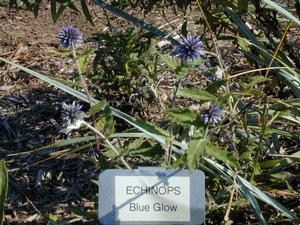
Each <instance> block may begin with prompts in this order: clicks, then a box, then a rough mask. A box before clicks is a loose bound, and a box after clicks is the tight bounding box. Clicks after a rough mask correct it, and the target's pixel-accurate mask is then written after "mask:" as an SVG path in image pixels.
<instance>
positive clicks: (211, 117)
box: [202, 105, 222, 125]
mask: <svg viewBox="0 0 300 225" xmlns="http://www.w3.org/2000/svg"><path fill="white" fill-rule="evenodd" d="M202 119H203V123H204V124H205V125H208V123H210V124H212V125H215V124H217V123H219V122H220V121H221V120H222V110H221V109H220V106H219V105H213V106H211V107H210V109H209V110H208V112H206V113H203V114H202Z"/></svg>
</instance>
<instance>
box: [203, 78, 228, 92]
mask: <svg viewBox="0 0 300 225" xmlns="http://www.w3.org/2000/svg"><path fill="white" fill-rule="evenodd" d="M225 84H226V80H217V81H215V82H213V83H212V84H211V85H209V86H208V87H207V88H206V89H205V90H206V91H207V92H209V93H210V94H216V93H217V91H218V90H219V89H220V88H221V87H222V86H223V85H225Z"/></svg>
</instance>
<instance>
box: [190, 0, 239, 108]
mask: <svg viewBox="0 0 300 225" xmlns="http://www.w3.org/2000/svg"><path fill="white" fill-rule="evenodd" d="M196 1H197V5H198V8H199V10H200V12H201V14H202V15H203V17H204V21H205V23H206V26H207V28H208V31H209V33H210V36H211V38H212V42H213V45H214V49H215V52H216V57H217V60H218V63H219V66H220V68H221V71H222V77H223V78H225V79H226V91H227V93H230V89H229V79H228V74H227V73H226V72H225V68H224V66H223V62H222V55H221V53H220V51H219V48H218V45H217V38H216V36H215V33H214V32H213V30H212V28H211V26H210V23H209V21H208V19H207V17H206V15H205V12H204V10H203V8H202V5H201V3H200V1H199V0H196ZM228 105H229V108H230V112H232V111H233V109H232V102H231V98H229V99H228Z"/></svg>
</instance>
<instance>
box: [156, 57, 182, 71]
mask: <svg viewBox="0 0 300 225" xmlns="http://www.w3.org/2000/svg"><path fill="white" fill-rule="evenodd" d="M158 54H159V57H160V58H161V60H162V61H164V62H165V63H166V64H167V65H168V67H169V68H170V69H171V70H172V71H173V72H175V71H176V69H177V67H178V66H179V64H178V63H177V62H176V60H175V59H172V58H171V57H170V56H168V55H163V54H160V53H158Z"/></svg>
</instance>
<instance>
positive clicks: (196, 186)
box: [99, 167, 205, 225]
mask: <svg viewBox="0 0 300 225" xmlns="http://www.w3.org/2000/svg"><path fill="white" fill-rule="evenodd" d="M115 176H163V177H172V176H176V177H190V204H191V206H190V210H191V211H190V215H191V220H190V221H188V222H178V221H161V222H159V221H154V222H151V221H116V220H115V218H116V213H117V210H116V206H115ZM204 219H205V177H204V173H203V172H202V171H200V170H195V171H193V172H190V171H189V170H171V169H163V168H157V167H141V168H139V169H132V170H128V169H108V170H104V171H103V172H101V173H100V175H99V220H100V223H101V224H105V225H129V224H133V225H134V224H136V225H137V224H202V223H203V222H204Z"/></svg>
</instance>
